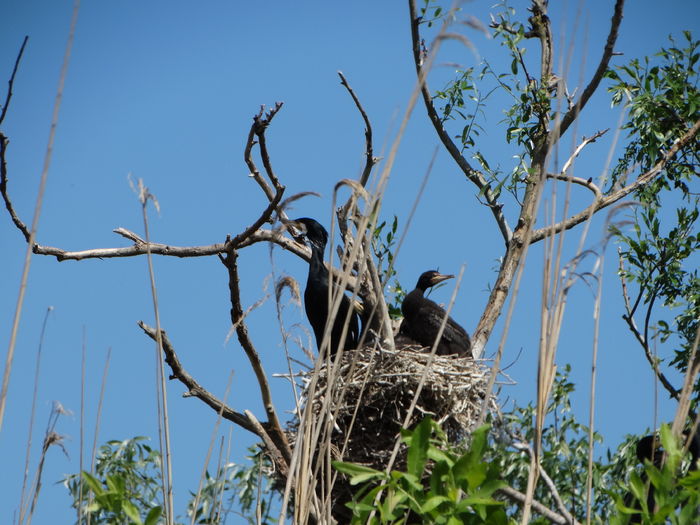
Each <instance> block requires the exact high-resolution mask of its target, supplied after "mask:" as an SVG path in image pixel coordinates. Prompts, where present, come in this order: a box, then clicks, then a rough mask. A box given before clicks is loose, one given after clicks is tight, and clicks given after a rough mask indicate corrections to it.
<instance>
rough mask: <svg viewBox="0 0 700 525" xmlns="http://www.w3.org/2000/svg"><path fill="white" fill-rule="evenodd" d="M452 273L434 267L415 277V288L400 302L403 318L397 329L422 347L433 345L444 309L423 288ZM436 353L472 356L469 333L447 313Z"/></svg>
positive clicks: (440, 280) (444, 314) (443, 317)
mask: <svg viewBox="0 0 700 525" xmlns="http://www.w3.org/2000/svg"><path fill="white" fill-rule="evenodd" d="M451 277H454V276H453V275H442V274H440V273H438V272H435V271H428V272H424V273H423V274H422V275H421V276H420V278H419V279H418V283H417V284H416V288H415V289H414V290H413V291H412V292H410V293H409V294H408V295H406V297H405V298H404V300H403V303H401V312H402V313H403V321H402V323H401V328H400V329H399V332H400V333H401V334H403V335H405V336H408V337H409V338H410V339H412V340H414V341H416V342H417V343H419V344H421V345H422V346H425V347H432V346H433V344H434V343H435V339H436V338H437V335H438V331H439V330H440V326H441V325H442V323H443V320H444V319H445V316H446V315H447V313H446V312H445V310H444V309H443V308H442V307H441V306H439V305H438V304H437V303H435V302H434V301H431V300H430V299H428V298H426V297H425V296H424V294H425V291H426V290H427V289H428V288H430V287H431V286H434V285H436V284H438V283H439V282H442V281H444V280H445V279H449V278H451ZM435 353H436V354H438V355H452V354H457V355H459V356H460V357H471V356H472V353H471V341H470V340H469V334H467V332H466V331H465V330H464V328H462V327H461V326H460V325H459V324H457V322H455V320H454V319H452V318H451V317H447V321H446V322H445V329H444V331H443V333H442V337H441V338H440V342H439V343H438V345H437V349H436V350H435Z"/></svg>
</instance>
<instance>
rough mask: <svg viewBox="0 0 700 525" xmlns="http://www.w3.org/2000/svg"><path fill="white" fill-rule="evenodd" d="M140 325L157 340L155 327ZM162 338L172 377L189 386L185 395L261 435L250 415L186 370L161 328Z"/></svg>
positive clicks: (249, 430) (139, 323)
mask: <svg viewBox="0 0 700 525" xmlns="http://www.w3.org/2000/svg"><path fill="white" fill-rule="evenodd" d="M138 325H139V327H141V329H142V330H143V331H144V332H145V333H146V335H147V336H148V337H150V338H151V339H153V340H154V341H156V340H157V337H158V336H157V333H156V329H155V328H153V327H151V326H148V325H147V324H146V323H144V322H143V321H139V322H138ZM161 338H162V341H163V353H164V354H165V362H166V363H167V364H168V366H170V370H171V371H172V375H171V376H170V379H177V380H178V381H180V382H181V383H182V384H183V385H185V386H186V387H187V392H185V394H183V397H196V398H197V399H200V400H201V401H203V402H204V403H205V404H207V405H209V406H210V407H211V408H212V409H214V410H215V411H216V412H221V414H222V417H224V418H225V419H228V420H229V421H231V422H233V423H235V424H236V425H238V426H240V427H241V428H244V429H245V430H247V431H248V432H252V433H253V434H256V435H259V434H258V432H257V429H256V428H255V425H253V424H252V422H251V421H250V420H249V419H248V417H246V416H245V415H243V414H241V413H240V412H236V411H235V410H233V409H231V408H230V407H228V406H227V405H226V404H225V403H224V402H223V401H221V400H220V399H218V398H217V397H216V396H214V395H213V394H211V393H210V392H209V391H208V390H206V389H205V388H204V387H202V386H201V385H200V384H199V383H198V382H197V381H196V380H195V379H194V378H193V377H192V376H191V375H190V374H189V373H188V372H187V371H186V370H185V368H184V367H183V366H182V363H180V359H179V358H178V357H177V354H176V353H175V349H174V347H173V345H172V343H171V342H170V339H168V336H167V334H166V333H165V330H161ZM260 437H262V436H260Z"/></svg>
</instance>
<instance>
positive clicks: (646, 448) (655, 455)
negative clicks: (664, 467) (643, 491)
mask: <svg viewBox="0 0 700 525" xmlns="http://www.w3.org/2000/svg"><path fill="white" fill-rule="evenodd" d="M683 438H684V439H686V438H687V435H686V433H685V432H684V433H683ZM688 452H690V466H689V467H688V471H689V472H690V471H693V470H697V468H698V457H700V436H699V435H698V434H697V433H695V434H693V439H692V440H691V441H690V443H689V444H688ZM636 453H637V459H638V460H639V462H640V463H644V462H645V461H649V462H650V463H651V464H652V465H654V466H655V467H656V468H661V463H662V459H663V455H664V450H663V448H661V439H660V438H659V436H657V435H655V434H650V435H648V436H644V437H643V438H641V439H640V440H639V441H637V448H636ZM640 477H641V479H642V481H643V482H644V483H645V484H646V482H647V474H646V472H642V473H641V475H640ZM623 501H624V504H625V506H626V507H630V508H634V509H637V510H641V505H640V504H639V502H637V501H636V500H635V498H634V496H633V495H632V493H631V492H630V493H628V494H627V495H626V496H625V498H624V500H623ZM655 502H656V500H655V489H654V485H653V484H649V491H648V492H647V508H648V509H649V510H650V512H653V509H654V505H655ZM629 523H632V524H633V523H642V516H641V514H632V515H631V516H630V519H629Z"/></svg>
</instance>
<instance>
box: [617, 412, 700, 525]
mask: <svg viewBox="0 0 700 525" xmlns="http://www.w3.org/2000/svg"><path fill="white" fill-rule="evenodd" d="M661 444H662V445H663V448H664V450H665V451H666V461H665V463H664V464H663V465H662V466H661V467H658V466H655V465H654V464H653V463H652V462H650V461H645V463H644V466H643V469H642V471H641V472H639V471H637V470H635V471H633V472H632V473H631V475H630V478H629V484H628V485H626V484H622V483H618V490H619V491H618V492H616V493H611V495H612V497H613V498H614V500H615V505H616V508H617V514H615V515H614V516H612V517H611V519H610V523H611V524H612V525H625V524H627V523H629V522H630V519H631V518H632V516H635V515H636V519H637V523H642V524H645V525H652V524H656V523H672V524H677V525H681V524H682V525H695V524H697V523H698V520H699V519H700V514H699V513H698V508H699V507H700V472H698V471H697V470H693V471H690V472H688V473H687V474H685V475H684V474H683V469H682V468H681V466H682V460H683V456H684V454H683V447H682V444H681V443H678V442H677V441H676V440H675V439H674V437H673V435H672V434H671V430H670V428H669V427H668V426H667V425H663V426H662V427H661ZM651 487H653V490H654V496H653V498H652V501H653V504H652V505H650V504H649V502H648V495H649V491H650V488H651ZM625 496H627V497H625Z"/></svg>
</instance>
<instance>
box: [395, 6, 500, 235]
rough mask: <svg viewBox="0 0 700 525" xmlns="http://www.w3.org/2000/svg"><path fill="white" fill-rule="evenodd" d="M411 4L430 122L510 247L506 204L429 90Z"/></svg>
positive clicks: (415, 46) (416, 59)
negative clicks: (442, 117)
mask: <svg viewBox="0 0 700 525" xmlns="http://www.w3.org/2000/svg"><path fill="white" fill-rule="evenodd" d="M408 7H409V15H410V18H411V39H412V41H413V61H414V63H415V66H416V73H417V75H418V81H419V82H420V89H421V94H422V95H423V103H424V104H425V109H426V110H427V112H428V118H430V122H431V123H432V124H433V127H434V128H435V131H436V133H437V134H438V137H440V140H441V141H442V143H443V145H444V146H445V149H447V151H448V152H449V153H450V155H451V156H452V158H453V159H454V161H455V162H456V163H457V166H459V168H460V169H461V170H462V173H464V175H465V176H466V177H467V179H469V180H470V181H471V182H472V183H473V184H474V185H476V187H477V188H478V189H479V192H480V193H482V194H483V196H484V200H485V201H486V204H487V206H488V208H489V209H490V210H491V213H492V214H493V217H494V219H495V220H496V224H497V225H498V228H499V230H500V232H501V235H502V236H503V241H504V242H505V243H506V246H508V243H509V242H510V240H511V237H512V235H513V233H512V231H511V229H510V226H508V221H507V220H506V218H505V215H504V214H503V204H502V203H499V202H498V199H497V197H496V196H495V195H494V193H493V191H491V187H490V184H489V182H488V181H487V180H486V177H484V175H483V173H481V172H480V171H478V170H476V169H474V167H473V166H471V164H469V162H468V161H467V159H466V158H464V155H462V154H461V153H460V151H459V148H458V147H457V145H456V144H455V143H454V141H453V140H452V138H451V137H450V135H449V133H448V132H447V130H446V129H445V127H444V126H443V124H442V121H441V120H440V116H439V115H438V113H437V110H436V109H435V105H434V104H433V97H432V95H431V93H430V89H429V88H428V83H427V73H428V72H427V71H426V70H425V69H424V67H423V52H422V49H421V37H420V32H419V29H418V26H419V25H420V18H419V17H418V16H417V13H416V2H415V0H408Z"/></svg>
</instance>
